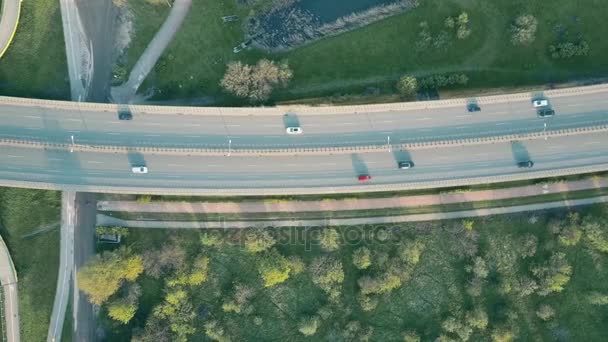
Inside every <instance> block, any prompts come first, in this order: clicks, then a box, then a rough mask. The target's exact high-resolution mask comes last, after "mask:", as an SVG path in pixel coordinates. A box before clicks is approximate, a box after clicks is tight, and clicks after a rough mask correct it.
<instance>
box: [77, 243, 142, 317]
mask: <svg viewBox="0 0 608 342" xmlns="http://www.w3.org/2000/svg"><path fill="white" fill-rule="evenodd" d="M143 269H144V266H143V260H142V258H141V256H139V255H132V254H131V252H130V250H129V249H127V248H124V247H122V248H120V249H118V250H116V251H113V252H108V251H106V252H103V253H102V254H101V255H99V254H98V255H96V256H95V257H94V258H92V259H91V260H90V261H89V262H87V264H86V265H85V266H84V267H83V268H81V269H80V270H79V271H78V274H77V277H78V287H79V288H80V290H82V291H83V292H84V293H86V294H87V296H88V297H89V301H90V302H91V303H92V304H95V305H101V304H103V303H104V302H105V301H106V300H107V299H108V298H110V296H111V295H113V294H114V293H116V291H118V289H119V288H120V286H121V285H122V284H123V282H125V281H134V280H135V279H137V277H138V276H139V275H140V274H141V273H142V272H143Z"/></svg>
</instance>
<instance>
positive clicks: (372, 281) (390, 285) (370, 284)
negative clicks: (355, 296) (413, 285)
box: [357, 272, 401, 295]
mask: <svg viewBox="0 0 608 342" xmlns="http://www.w3.org/2000/svg"><path fill="white" fill-rule="evenodd" d="M357 283H359V287H360V289H361V293H362V294H364V295H369V294H383V293H387V292H390V291H392V290H394V289H396V288H398V287H399V286H401V278H399V277H398V276H397V275H394V274H391V273H389V272H387V273H384V274H383V275H381V276H379V277H375V278H372V277H368V276H365V277H361V278H359V280H358V281H357Z"/></svg>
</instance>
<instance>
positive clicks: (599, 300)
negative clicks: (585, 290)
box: [587, 291, 608, 305]
mask: <svg viewBox="0 0 608 342" xmlns="http://www.w3.org/2000/svg"><path fill="white" fill-rule="evenodd" d="M587 301H588V302H589V304H591V305H608V295H607V294H603V293H599V292H595V291H594V292H591V293H589V294H588V295H587Z"/></svg>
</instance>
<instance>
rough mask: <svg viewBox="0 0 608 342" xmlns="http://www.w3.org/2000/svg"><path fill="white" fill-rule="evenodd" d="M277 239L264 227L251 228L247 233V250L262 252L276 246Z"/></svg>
mask: <svg viewBox="0 0 608 342" xmlns="http://www.w3.org/2000/svg"><path fill="white" fill-rule="evenodd" d="M275 243H276V240H275V239H274V238H273V237H272V235H270V232H268V231H267V230H263V229H251V230H249V231H247V232H246V233H245V250H247V252H249V253H260V252H264V251H266V250H268V249H270V248H271V247H272V246H274V245H275Z"/></svg>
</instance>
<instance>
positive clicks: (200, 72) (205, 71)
mask: <svg viewBox="0 0 608 342" xmlns="http://www.w3.org/2000/svg"><path fill="white" fill-rule="evenodd" d="M604 6H605V4H603V2H602V0H581V1H578V2H572V1H569V0H556V1H554V2H552V3H551V6H547V4H546V1H543V0H532V1H524V0H517V1H496V0H494V1H486V0H459V1H443V0H428V1H423V2H422V4H421V6H420V7H419V8H417V9H415V10H413V11H411V12H409V13H404V14H402V15H397V16H395V17H392V18H389V19H386V20H383V21H380V22H378V23H375V24H372V25H370V26H367V27H364V28H361V29H358V30H355V31H353V32H349V33H346V34H342V35H340V36H336V37H332V38H328V39H325V40H322V41H319V42H317V43H314V44H311V45H308V46H305V47H301V48H299V49H296V50H293V51H291V52H288V53H284V54H276V55H268V54H264V53H261V52H259V51H244V52H241V53H239V54H234V53H233V52H232V48H233V47H234V46H236V45H238V44H239V43H240V42H241V41H242V40H243V33H242V30H241V25H242V22H237V23H222V21H221V19H220V17H221V16H223V15H230V14H237V15H239V16H240V18H241V19H243V18H245V17H246V16H247V15H248V13H249V8H247V7H239V6H237V5H236V1H234V0H231V1H225V2H217V1H210V0H194V1H193V4H192V9H191V13H190V15H189V16H188V17H187V18H186V21H185V23H184V25H183V26H182V29H181V30H180V32H178V34H177V35H176V38H175V40H174V41H173V43H172V44H171V45H170V46H169V48H168V50H167V51H166V52H165V54H164V56H163V57H162V58H161V60H160V62H159V63H158V64H157V66H156V67H155V69H154V70H153V72H152V73H151V75H150V77H149V78H148V80H147V85H148V86H155V87H158V88H159V89H161V90H162V94H161V95H160V97H162V98H168V99H174V98H194V97H201V96H208V95H211V96H214V97H218V94H220V93H221V89H220V88H219V85H218V83H219V80H220V78H221V77H222V75H223V72H224V70H225V65H226V63H228V62H230V61H232V60H242V61H244V62H255V61H256V60H257V59H259V58H262V57H268V58H272V59H288V60H289V63H290V66H291V67H292V69H293V71H294V78H293V80H292V82H291V84H290V86H289V87H288V88H287V89H285V90H284V91H281V92H279V93H277V94H276V95H275V98H274V99H273V100H274V101H286V100H293V99H303V98H315V97H322V99H317V100H313V101H312V102H313V103H314V102H318V101H337V102H339V101H341V100H340V99H341V98H342V97H341V95H343V94H354V95H355V98H352V97H347V98H346V100H347V101H351V102H352V101H355V102H370V101H371V102H374V101H395V100H398V97H396V96H394V93H395V85H394V82H395V80H396V79H397V78H398V77H400V76H401V75H403V74H405V73H410V74H413V75H419V76H424V75H428V74H435V73H449V72H459V73H460V72H462V73H466V74H467V75H468V76H469V77H470V82H469V84H468V85H467V87H466V88H467V89H478V91H482V89H487V88H501V87H505V88H514V87H525V86H527V85H542V84H547V83H553V82H565V81H569V80H573V79H584V78H590V77H601V76H604V77H605V76H607V75H608V62H606V58H605V56H606V55H608V41H606V40H605V39H603V37H605V36H606V35H608V25H605V24H604V18H603V12H602V11H598V10H597V9H599V8H603V7H604ZM462 11H466V12H467V13H468V14H469V20H470V21H469V22H470V28H471V30H472V34H471V36H470V37H469V38H468V39H466V40H458V39H456V38H455V37H452V38H451V39H450V41H451V43H449V44H447V45H446V46H445V47H442V48H440V49H434V48H426V49H416V48H415V45H416V42H417V41H418V40H419V33H420V27H419V25H420V23H421V22H423V21H426V22H428V24H429V29H430V31H431V34H432V35H433V36H435V37H436V35H437V34H438V33H439V32H440V31H442V30H445V29H444V26H443V21H444V19H445V18H446V17H448V16H456V15H458V14H459V13H461V12H462ZM150 13H152V12H150ZM522 13H530V14H533V15H534V16H536V18H537V19H538V32H537V37H536V41H535V42H534V43H533V44H531V45H530V46H513V45H512V44H511V43H510V37H511V33H510V26H511V23H512V22H513V20H514V19H515V17H517V15H519V14H522ZM138 16H139V17H138V18H137V20H139V21H142V20H143V19H142V18H145V17H146V15H145V14H143V13H140V14H138ZM155 20H156V19H154V20H152V21H151V22H152V23H151V24H150V25H149V28H148V29H146V28H145V27H142V26H138V27H140V29H139V30H140V31H141V32H142V34H143V35H146V36H149V34H150V33H149V31H150V30H156V29H157V23H156V21H155ZM146 25H147V24H143V26H146ZM560 27H562V29H560ZM558 31H561V32H562V33H564V32H565V36H564V37H565V38H564V39H566V40H576V39H577V38H578V36H579V35H580V37H582V39H584V40H586V41H587V42H588V43H589V45H590V50H589V55H588V56H585V57H574V58H572V59H568V60H555V59H552V58H551V57H550V55H549V52H548V48H549V45H551V44H555V43H556V42H557V41H558V35H559V34H560V33H559V32H558ZM368 87H373V88H377V89H378V90H379V91H380V93H379V94H376V95H373V96H371V97H364V98H361V96H360V95H361V94H363V92H364V91H365V89H366V88H368ZM142 89H145V87H144V88H142ZM452 90H453V89H452ZM452 90H450V89H448V91H452ZM457 90H458V89H457ZM327 97H331V98H330V99H328V98H327ZM218 99H219V100H220V102H221V103H225V104H239V103H240V102H239V101H235V100H234V99H229V98H228V97H226V96H224V95H222V96H219V97H218ZM240 104H244V103H240Z"/></svg>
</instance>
